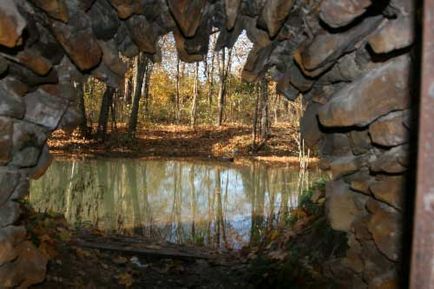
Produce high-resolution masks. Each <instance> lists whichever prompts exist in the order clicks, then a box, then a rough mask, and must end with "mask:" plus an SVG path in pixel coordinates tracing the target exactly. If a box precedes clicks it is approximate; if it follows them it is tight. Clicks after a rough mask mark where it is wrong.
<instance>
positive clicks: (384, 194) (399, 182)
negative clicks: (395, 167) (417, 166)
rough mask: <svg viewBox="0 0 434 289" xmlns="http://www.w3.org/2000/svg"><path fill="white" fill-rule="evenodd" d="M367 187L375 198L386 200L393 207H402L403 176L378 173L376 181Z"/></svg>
mask: <svg viewBox="0 0 434 289" xmlns="http://www.w3.org/2000/svg"><path fill="white" fill-rule="evenodd" d="M369 189H370V191H371V192H372V194H373V195H374V196H375V198H376V199H378V200H380V201H383V202H386V203H387V204H389V205H391V206H393V207H394V208H397V209H402V205H403V201H404V200H403V199H404V190H405V177H404V176H382V175H379V176H377V178H376V181H375V182H373V183H372V184H371V185H370V186H369Z"/></svg>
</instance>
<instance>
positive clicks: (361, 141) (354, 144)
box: [349, 129, 372, 156]
mask: <svg viewBox="0 0 434 289" xmlns="http://www.w3.org/2000/svg"><path fill="white" fill-rule="evenodd" d="M349 136H350V144H351V150H352V152H353V154H354V155H356V156H358V155H362V154H365V153H367V152H368V151H369V150H370V149H371V148H372V145H371V139H370V137H369V134H368V130H366V129H365V130H352V131H351V132H350V134H349Z"/></svg>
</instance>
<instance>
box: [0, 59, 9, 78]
mask: <svg viewBox="0 0 434 289" xmlns="http://www.w3.org/2000/svg"><path fill="white" fill-rule="evenodd" d="M8 67H9V65H8V62H7V61H6V59H4V58H3V57H1V56H0V76H1V75H2V74H3V73H5V72H6V71H7V70H8Z"/></svg>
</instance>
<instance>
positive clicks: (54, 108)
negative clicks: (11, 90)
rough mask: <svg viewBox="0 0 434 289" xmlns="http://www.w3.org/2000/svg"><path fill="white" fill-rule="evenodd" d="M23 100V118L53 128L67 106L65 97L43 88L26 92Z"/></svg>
mask: <svg viewBox="0 0 434 289" xmlns="http://www.w3.org/2000/svg"><path fill="white" fill-rule="evenodd" d="M24 101H25V104H26V115H25V118H24V119H25V120H27V121H30V122H32V123H35V124H38V125H41V126H44V127H46V128H48V129H53V130H54V129H55V128H56V127H57V125H58V124H59V121H60V119H61V117H62V115H63V114H64V112H65V110H66V108H67V107H68V102H67V101H66V100H65V99H63V98H61V97H59V96H53V95H50V94H48V93H46V92H45V91H43V90H37V91H34V92H31V93H29V94H27V95H26V96H25V97H24Z"/></svg>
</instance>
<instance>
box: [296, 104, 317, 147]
mask: <svg viewBox="0 0 434 289" xmlns="http://www.w3.org/2000/svg"><path fill="white" fill-rule="evenodd" d="M320 106H321V104H319V103H315V102H311V103H309V105H308V106H307V107H306V110H305V111H304V113H303V117H302V118H301V120H300V133H301V137H302V138H303V139H304V141H305V143H306V145H307V146H308V147H309V148H314V146H315V145H316V144H318V142H319V141H320V139H321V137H322V132H321V130H320V128H319V122H318V118H317V113H318V109H319V107H320Z"/></svg>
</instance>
